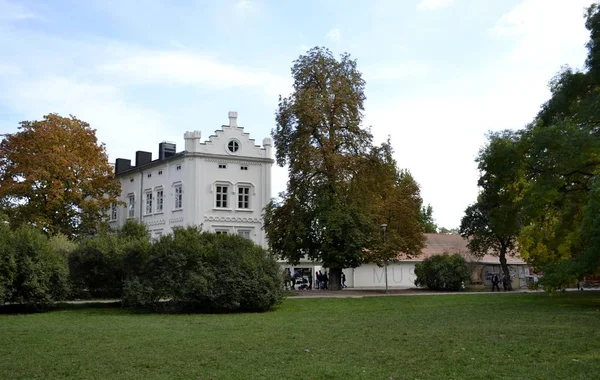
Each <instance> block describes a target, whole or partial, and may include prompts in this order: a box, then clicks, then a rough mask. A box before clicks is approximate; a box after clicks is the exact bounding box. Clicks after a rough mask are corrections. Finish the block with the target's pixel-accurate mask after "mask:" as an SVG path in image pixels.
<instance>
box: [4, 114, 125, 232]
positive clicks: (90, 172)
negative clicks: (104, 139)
mask: <svg viewBox="0 0 600 380" xmlns="http://www.w3.org/2000/svg"><path fill="white" fill-rule="evenodd" d="M2 137H3V139H2V141H1V142H0V208H1V209H2V211H3V212H5V213H6V215H7V216H8V218H9V220H10V222H11V224H12V225H21V224H31V225H33V226H35V227H36V228H38V229H40V230H42V231H44V232H46V233H47V234H50V235H55V234H58V233H62V234H65V235H67V236H70V237H73V236H77V235H81V234H85V233H89V232H92V231H94V230H95V228H96V226H97V224H98V222H99V221H101V220H102V219H103V217H104V216H105V213H104V212H105V211H106V210H107V209H108V208H109V207H110V204H111V203H113V202H116V197H117V196H118V195H119V193H120V184H119V182H118V181H115V180H113V178H112V168H111V167H110V165H109V164H108V156H107V154H106V148H105V146H104V145H103V144H98V140H97V138H96V131H95V130H94V129H92V128H90V126H89V124H88V123H86V122H84V121H81V120H79V119H77V118H75V117H73V116H71V117H68V118H67V117H61V116H59V115H57V114H53V113H51V114H48V115H46V116H44V118H43V120H39V121H23V122H21V126H20V127H19V131H18V132H17V133H13V134H10V133H9V134H5V135H2Z"/></svg>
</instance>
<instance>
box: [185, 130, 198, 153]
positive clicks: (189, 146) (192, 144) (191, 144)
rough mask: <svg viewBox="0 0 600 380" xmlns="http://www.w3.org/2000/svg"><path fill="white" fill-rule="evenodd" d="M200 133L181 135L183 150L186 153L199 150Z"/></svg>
mask: <svg viewBox="0 0 600 380" xmlns="http://www.w3.org/2000/svg"><path fill="white" fill-rule="evenodd" d="M200 136H201V133H200V131H193V132H186V133H184V134H183V139H184V140H185V150H186V151H187V152H198V151H199V148H200Z"/></svg>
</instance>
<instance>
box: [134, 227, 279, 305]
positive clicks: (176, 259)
mask: <svg viewBox="0 0 600 380" xmlns="http://www.w3.org/2000/svg"><path fill="white" fill-rule="evenodd" d="M282 298H283V286H282V282H281V274H280V269H279V265H278V264H277V262H276V260H275V259H274V258H273V257H272V256H270V255H269V254H268V253H267V252H266V251H265V250H264V249H263V248H261V247H259V246H257V245H255V244H254V243H252V242H251V241H250V240H248V239H244V238H242V237H239V236H231V235H215V234H211V233H202V232H200V231H198V230H197V229H195V228H193V227H188V228H185V229H177V230H175V231H174V233H173V234H172V235H166V236H163V237H162V238H161V239H160V240H159V241H158V242H156V243H155V244H154V245H153V246H152V248H151V249H150V252H149V255H148V258H147V260H146V262H145V263H144V265H143V267H142V269H141V271H140V274H139V276H136V277H132V278H129V279H128V280H127V282H126V285H125V292H124V295H123V304H124V306H126V307H130V308H139V307H142V308H145V309H157V308H159V300H161V299H169V300H170V302H169V303H168V304H165V305H167V307H168V308H169V310H170V311H176V312H234V311H266V310H269V309H271V308H272V307H274V306H275V305H276V304H278V303H279V302H281V300H282Z"/></svg>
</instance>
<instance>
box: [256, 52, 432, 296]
mask: <svg viewBox="0 0 600 380" xmlns="http://www.w3.org/2000/svg"><path fill="white" fill-rule="evenodd" d="M292 76H293V79H294V87H293V90H294V91H293V93H292V94H291V95H290V96H289V97H287V98H280V100H279V109H278V111H277V113H276V122H277V127H276V129H275V130H274V131H273V137H274V142H275V147H276V159H277V163H278V164H279V165H280V166H285V165H288V168H289V181H288V185H287V191H286V192H285V193H283V194H281V199H280V200H277V201H272V202H271V203H270V204H269V205H267V207H266V209H265V231H266V234H267V237H268V241H269V245H270V248H271V250H272V251H273V252H274V253H275V254H277V255H279V256H280V257H282V258H284V259H286V260H288V261H289V262H292V263H297V262H299V261H300V260H301V259H303V258H308V259H312V260H317V261H320V262H322V263H323V265H324V266H325V267H327V268H329V273H330V284H331V286H332V287H333V289H339V285H340V275H341V271H342V269H343V268H349V267H357V266H359V265H360V264H362V263H363V262H364V261H365V260H367V259H371V258H373V257H372V255H374V256H375V257H374V258H373V259H375V261H379V262H381V261H386V260H389V259H390V258H392V257H394V256H395V255H396V254H397V253H398V250H396V249H395V248H398V249H401V248H405V249H409V250H410V252H408V253H410V254H418V252H419V251H420V248H421V247H422V246H423V242H424V239H423V236H422V234H421V231H420V224H419V207H420V205H421V203H415V202H412V199H415V200H417V201H419V202H421V199H420V196H419V194H418V186H416V187H415V186H413V185H410V184H408V179H407V178H405V179H403V178H402V175H400V171H398V170H397V168H396V165H395V162H394V161H393V160H392V159H391V147H390V146H389V143H385V144H383V145H382V146H381V147H373V144H372V136H371V133H370V131H369V130H368V129H364V128H362V127H361V122H362V119H363V110H364V106H363V103H364V100H365V95H364V87H365V82H364V80H363V79H362V76H361V73H360V72H359V71H358V69H357V66H356V61H354V60H352V59H351V58H350V56H349V55H347V54H344V55H342V56H341V57H340V59H339V60H337V59H336V58H335V57H334V56H333V55H332V54H331V52H330V51H329V50H327V49H324V48H313V49H311V50H309V51H308V52H307V53H306V54H305V55H303V56H300V57H299V58H298V59H297V60H296V61H295V62H294V65H293V67H292ZM402 197H405V201H404V202H403V204H404V206H405V207H406V208H407V209H410V210H411V212H410V213H407V215H409V216H407V217H406V218H410V217H414V219H415V221H416V225H417V226H418V228H417V232H414V230H413V229H412V228H407V229H406V232H404V233H403V235H402V236H403V238H402V239H400V238H398V239H394V238H393V237H392V236H393V234H395V233H396V232H395V231H398V233H400V228H398V229H397V230H394V229H391V231H390V233H391V235H388V237H389V238H390V240H389V241H390V243H389V244H388V245H387V246H386V247H385V248H384V247H382V243H381V242H382V236H381V232H380V231H381V224H387V223H386V221H390V220H394V222H393V223H394V225H396V224H397V225H398V226H400V225H408V222H406V223H405V222H402V221H400V220H399V219H398V220H396V216H394V215H399V213H398V212H396V211H395V210H394V212H393V213H390V212H388V210H386V207H387V208H389V207H391V206H392V205H393V204H396V203H397V202H396V200H400V198H402ZM392 199H394V201H393V202H392ZM411 202H412V203H411ZM386 216H387V219H386ZM411 223H412V221H411ZM389 224H390V227H392V222H390V223H389ZM413 224H415V223H413ZM411 225H412V224H411ZM400 240H402V241H404V247H402V246H400V245H398V246H397V247H391V246H390V245H391V244H392V243H391V242H392V241H400Z"/></svg>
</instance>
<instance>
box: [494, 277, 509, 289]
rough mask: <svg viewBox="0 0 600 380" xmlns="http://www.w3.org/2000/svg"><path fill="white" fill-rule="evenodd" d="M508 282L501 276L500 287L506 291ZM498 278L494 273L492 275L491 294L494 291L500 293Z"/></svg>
mask: <svg viewBox="0 0 600 380" xmlns="http://www.w3.org/2000/svg"><path fill="white" fill-rule="evenodd" d="M508 281H510V280H509V279H508V278H506V276H502V287H503V288H504V290H505V291H506V290H508ZM499 284H500V278H499V277H498V275H497V274H495V273H494V275H493V276H492V292H493V291H494V290H498V291H500V285H499Z"/></svg>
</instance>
